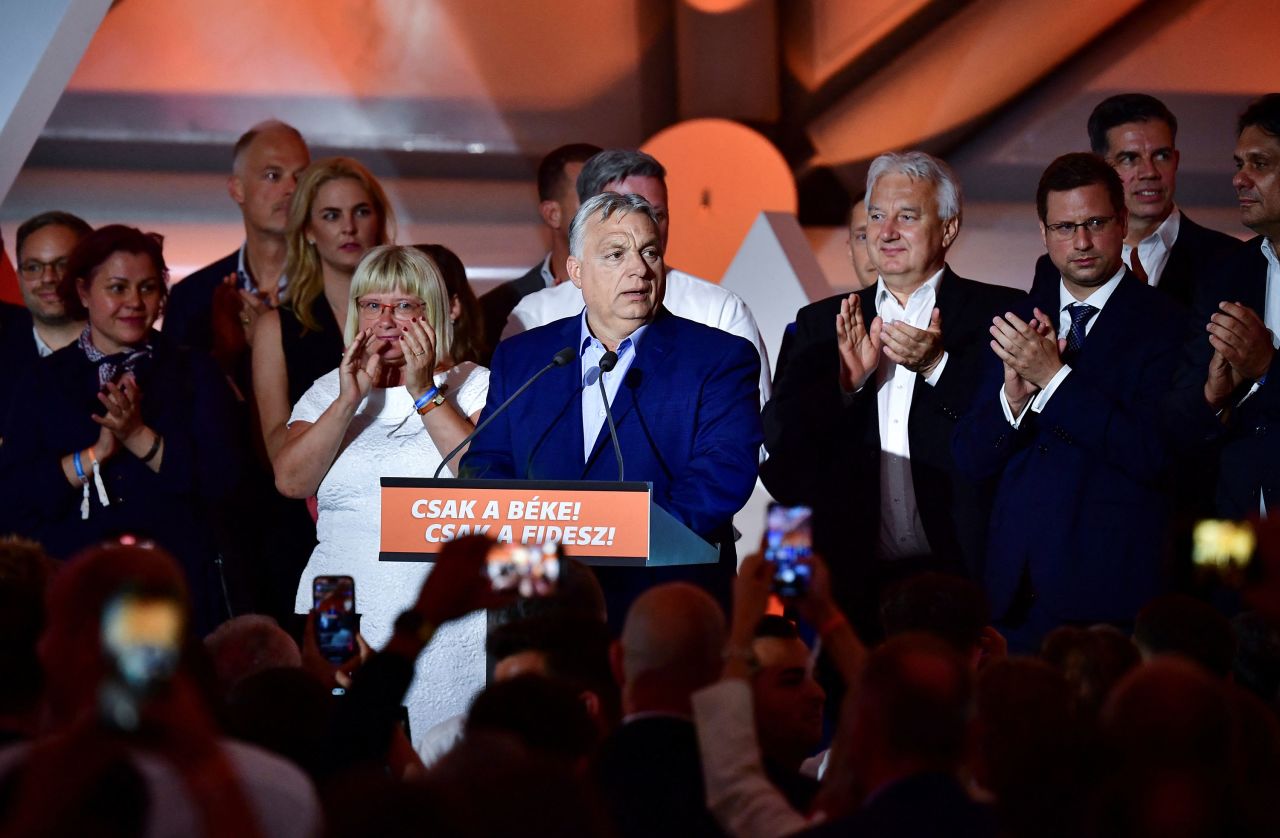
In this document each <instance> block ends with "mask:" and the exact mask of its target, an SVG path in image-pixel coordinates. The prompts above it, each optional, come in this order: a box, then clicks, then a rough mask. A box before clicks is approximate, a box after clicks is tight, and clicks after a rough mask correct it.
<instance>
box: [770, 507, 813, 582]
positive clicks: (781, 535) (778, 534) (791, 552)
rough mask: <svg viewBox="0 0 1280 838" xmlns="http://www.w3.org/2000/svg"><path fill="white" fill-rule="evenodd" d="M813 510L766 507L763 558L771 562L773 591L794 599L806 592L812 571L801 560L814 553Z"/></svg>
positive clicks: (807, 508) (806, 508)
mask: <svg viewBox="0 0 1280 838" xmlns="http://www.w3.org/2000/svg"><path fill="white" fill-rule="evenodd" d="M812 519H813V510H812V509H810V508H809V507H807V506H783V505H782V504H780V503H771V504H769V517H768V520H767V522H766V523H767V529H766V530H765V551H764V557H765V558H766V559H768V560H769V561H771V562H773V564H774V567H775V568H776V570H775V571H774V574H773V590H774V592H775V593H777V594H778V596H783V597H795V596H800V595H802V594H803V593H804V592H805V591H807V590H808V589H809V578H810V576H811V574H812V570H811V568H810V567H809V565H808V564H807V563H805V562H803V561H801V560H802V559H806V558H808V557H809V555H810V554H812V553H813V531H812V528H811V524H810V522H811V520H812Z"/></svg>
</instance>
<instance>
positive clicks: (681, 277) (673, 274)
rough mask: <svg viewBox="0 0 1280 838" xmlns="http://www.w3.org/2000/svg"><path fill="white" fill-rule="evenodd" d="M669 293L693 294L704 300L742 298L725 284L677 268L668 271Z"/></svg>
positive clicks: (738, 300) (733, 299)
mask: <svg viewBox="0 0 1280 838" xmlns="http://www.w3.org/2000/svg"><path fill="white" fill-rule="evenodd" d="M666 282H667V295H668V298H670V296H671V295H672V294H674V295H676V296H677V297H678V296H681V295H685V294H688V295H693V296H696V297H698V298H700V299H703V300H731V301H735V302H741V301H742V298H741V297H739V296H738V295H737V294H735V293H734V292H733V291H730V290H729V289H728V288H725V287H724V286H723V285H719V284H717V283H714V282H711V281H710V280H706V279H702V278H701V277H697V276H694V275H693V274H691V273H685V272H684V271H682V270H678V269H676V268H669V269H668V270H667V273H666Z"/></svg>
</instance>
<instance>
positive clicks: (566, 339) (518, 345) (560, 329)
mask: <svg viewBox="0 0 1280 838" xmlns="http://www.w3.org/2000/svg"><path fill="white" fill-rule="evenodd" d="M558 287H560V286H557V288H558ZM554 290H555V288H548V289H547V291H554ZM575 290H576V289H575ZM538 293H539V294H543V293H546V292H544V291H539V292H538ZM535 296H537V294H534V295H531V296H530V297H525V300H530V299H532V298H533V297H535ZM521 304H523V301H522V303H521ZM581 314H582V306H581V305H579V306H578V307H577V308H576V309H575V310H574V311H573V313H572V314H569V315H567V316H562V317H559V318H557V319H555V320H552V321H550V322H547V323H542V324H541V325H537V326H534V327H532V328H530V329H528V330H526V331H523V332H518V333H517V334H514V335H511V336H510V337H508V338H504V339H503V340H501V341H500V342H499V343H498V345H497V346H496V347H494V350H493V359H492V360H491V361H490V364H489V366H490V368H492V369H498V368H499V367H501V366H503V365H504V362H505V363H506V364H510V363H511V359H513V358H514V359H519V360H518V361H517V363H525V364H530V365H532V364H537V365H539V366H541V365H542V364H545V363H548V362H549V361H550V360H551V354H550V353H554V352H558V351H559V350H560V349H563V348H564V347H566V346H568V347H569V348H571V349H574V350H576V349H577V346H576V345H575V344H576V343H577V334H578V333H577V322H578V318H579V316H580V315H581ZM553 344H558V345H555V346H553ZM544 350H546V354H547V357H546V359H545V360H544V359H543V357H542V354H543V351H544Z"/></svg>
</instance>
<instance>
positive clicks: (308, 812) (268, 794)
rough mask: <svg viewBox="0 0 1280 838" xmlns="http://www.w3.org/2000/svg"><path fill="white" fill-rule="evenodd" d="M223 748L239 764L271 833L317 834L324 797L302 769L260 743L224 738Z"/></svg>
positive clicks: (242, 778)
mask: <svg viewBox="0 0 1280 838" xmlns="http://www.w3.org/2000/svg"><path fill="white" fill-rule="evenodd" d="M219 745H220V747H221V748H222V751H223V753H224V754H226V756H227V758H228V760H229V761H230V762H231V763H232V765H233V766H234V767H235V773H236V776H237V777H238V778H239V779H240V782H241V783H243V784H244V788H245V791H246V792H247V793H248V795H249V797H250V799H251V802H252V804H253V806H254V809H255V810H256V811H257V813H258V817H259V818H260V819H261V825H262V827H263V832H264V834H267V835H315V834H318V832H319V830H320V826H321V819H322V815H321V808H320V799H319V797H318V795H317V794H316V788H315V785H314V784H313V783H312V782H311V780H310V778H308V777H307V775H306V774H305V773H304V772H303V771H302V769H301V768H299V767H298V766H296V765H294V764H293V763H292V762H290V761H289V760H287V759H285V758H284V757H281V756H278V755H276V754H273V753H271V752H269V751H267V750H264V749H263V748H260V747H258V746H256V745H250V744H248V743H247V742H238V741H236V740H234V739H223V740H221V741H220V742H219Z"/></svg>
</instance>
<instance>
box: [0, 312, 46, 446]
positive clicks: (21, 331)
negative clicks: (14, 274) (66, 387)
mask: <svg viewBox="0 0 1280 838" xmlns="http://www.w3.org/2000/svg"><path fill="white" fill-rule="evenodd" d="M0 358H4V364H3V365H0V406H3V405H7V404H9V400H10V399H11V398H13V396H11V395H10V391H11V390H12V389H13V387H14V385H15V384H16V383H17V381H18V379H19V378H20V377H21V376H22V374H23V372H24V371H25V370H26V369H27V367H29V366H31V365H32V364H34V363H35V362H36V361H38V360H39V359H40V353H39V351H38V350H37V349H36V341H35V338H34V337H32V334H31V312H29V311H27V309H26V308H25V307H24V306H16V305H13V304H12V303H5V302H0ZM6 412H7V411H5V410H3V407H0V438H2V437H3V436H4V428H3V421H4V418H3V414H4V413H6Z"/></svg>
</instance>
